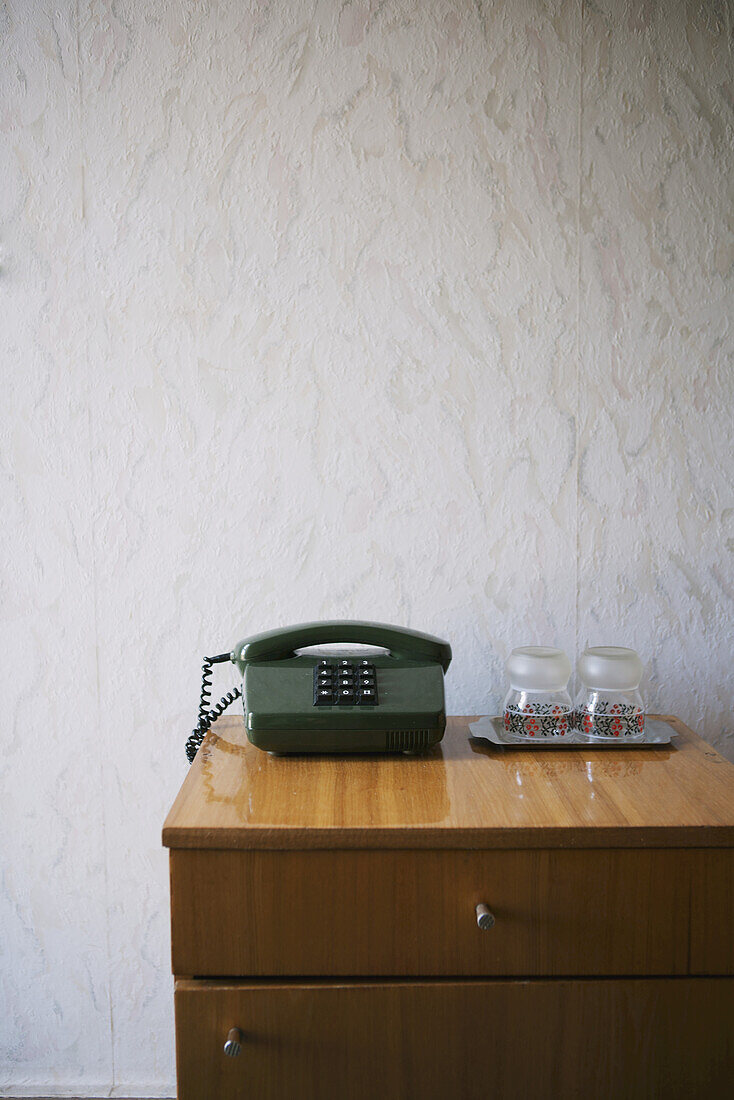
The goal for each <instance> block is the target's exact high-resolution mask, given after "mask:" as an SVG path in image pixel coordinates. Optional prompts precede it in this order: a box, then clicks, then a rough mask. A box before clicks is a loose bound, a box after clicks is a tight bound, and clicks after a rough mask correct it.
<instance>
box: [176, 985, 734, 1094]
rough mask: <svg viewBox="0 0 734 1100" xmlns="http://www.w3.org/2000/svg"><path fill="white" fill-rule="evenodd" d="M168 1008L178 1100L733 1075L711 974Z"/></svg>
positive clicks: (237, 990)
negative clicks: (228, 1047)
mask: <svg viewBox="0 0 734 1100" xmlns="http://www.w3.org/2000/svg"><path fill="white" fill-rule="evenodd" d="M175 1001H176V1054H177V1065H178V1082H179V1092H178V1096H179V1100H202V1098H203V1097H217V1100H236V1098H237V1100H246V1098H247V1100H249V1098H250V1097H257V1098H258V1100H283V1097H288V1096H297V1097H298V1098H299V1100H325V1098H326V1097H329V1098H330V1097H345V1098H346V1097H348V1098H349V1100H376V1098H377V1097H379V1098H380V1100H447V1098H448V1097H455V1098H456V1100H485V1098H487V1097H501V1098H502V1100H528V1098H532V1100H559V1098H560V1097H583V1098H586V1097H593V1098H594V1100H620V1098H622V1097H624V1100H722V1098H724V1097H727V1098H728V1097H730V1096H731V1082H732V1079H734V1030H733V1029H732V1027H731V1020H732V1014H733V1013H734V980H732V979H726V978H718V979H717V978H714V979H702V978H699V979H676V978H669V979H648V980H634V979H628V980H607V981H593V980H589V981H574V982H570V981H531V982H502V981H495V982H486V981H476V982H471V981H464V982H421V983H414V984H411V983H402V982H394V983H383V984H371V983H364V984H359V983H352V984H346V985H342V984H336V983H330V982H323V983H311V984H308V983H306V984H293V985H284V984H280V985H271V984H267V983H263V984H249V985H245V984H241V985H238V984H229V983H221V984H220V983H216V982H191V981H179V982H177V983H176V995H175ZM231 1027H238V1028H240V1029H241V1030H242V1032H243V1033H244V1038H243V1046H242V1053H241V1054H240V1055H239V1057H237V1058H227V1057H225V1056H224V1054H223V1053H222V1045H223V1043H224V1039H225V1037H226V1035H227V1032H228V1031H229V1029H230V1028H231Z"/></svg>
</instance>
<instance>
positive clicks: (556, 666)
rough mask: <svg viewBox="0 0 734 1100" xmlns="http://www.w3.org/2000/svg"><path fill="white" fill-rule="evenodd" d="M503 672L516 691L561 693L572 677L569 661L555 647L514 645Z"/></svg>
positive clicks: (562, 652) (560, 650) (561, 651)
mask: <svg viewBox="0 0 734 1100" xmlns="http://www.w3.org/2000/svg"><path fill="white" fill-rule="evenodd" d="M505 669H506V670H507V675H508V677H509V680H510V686H511V687H512V688H513V689H514V690H515V691H563V690H564V689H565V687H566V685H567V684H568V681H569V678H570V676H571V662H570V661H569V659H568V657H567V655H566V654H565V653H564V651H563V650H562V649H556V648H555V646H545V645H523V646H517V648H515V649H513V650H512V652H511V653H510V656H509V657H508V658H507V661H506V662H505Z"/></svg>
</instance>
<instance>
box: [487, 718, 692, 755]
mask: <svg viewBox="0 0 734 1100" xmlns="http://www.w3.org/2000/svg"><path fill="white" fill-rule="evenodd" d="M469 729H470V730H471V731H472V733H473V735H474V736H475V737H483V738H485V739H486V740H487V741H491V742H492V744H493V745H502V747H503V748H513V749H568V748H574V749H581V748H586V749H637V748H641V749H644V748H645V747H646V746H648V745H669V744H670V742H671V740H672V739H673V738H674V737H675V736H676V732H675V730H674V729H673V727H672V726H670V725H668V723H667V722H662V721H661V720H660V719H659V718H645V732H644V733H643V735H642V737H640V738H639V740H636V741H622V740H617V739H616V738H608V739H606V738H605V739H599V740H598V741H588V740H587V739H586V738H585V737H581V736H579V734H578V733H576V732H573V733H569V734H567V735H566V736H565V737H538V738H536V739H535V740H532V741H531V740H528V741H525V740H522V741H521V740H519V739H518V738H513V737H507V736H506V734H505V728H504V723H503V721H502V717H501V716H494V717H493V716H491V715H489V714H486V715H484V717H483V718H479V719H478V721H476V722H472V723H471V724H470V726H469Z"/></svg>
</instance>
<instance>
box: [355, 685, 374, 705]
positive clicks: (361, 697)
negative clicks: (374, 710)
mask: <svg viewBox="0 0 734 1100" xmlns="http://www.w3.org/2000/svg"><path fill="white" fill-rule="evenodd" d="M376 703H377V692H376V691H375V690H374V688H365V689H364V690H363V691H360V692H359V693H358V695H357V705H358V706H361V707H374V706H375V705H376Z"/></svg>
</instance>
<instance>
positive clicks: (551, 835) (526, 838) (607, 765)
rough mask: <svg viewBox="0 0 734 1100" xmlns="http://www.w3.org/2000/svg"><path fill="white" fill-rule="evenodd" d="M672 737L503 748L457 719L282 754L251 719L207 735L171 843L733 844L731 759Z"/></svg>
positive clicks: (169, 830)
mask: <svg viewBox="0 0 734 1100" xmlns="http://www.w3.org/2000/svg"><path fill="white" fill-rule="evenodd" d="M666 720H667V721H670V722H671V723H672V724H673V725H674V726H675V728H676V729H677V731H678V737H677V739H676V740H675V741H674V742H673V744H672V745H671V746H669V747H659V748H652V747H650V748H625V749H617V750H612V749H595V748H568V749H541V750H534V751H530V750H528V749H522V748H498V747H496V746H493V745H490V744H488V743H487V742H484V741H478V740H476V739H474V738H472V737H471V735H470V731H469V723H470V722H471V721H472V719H471V718H449V720H448V726H447V730H446V735H445V737H444V739H443V741H442V742H441V744H440V745H437V746H436V747H435V748H434V749H433V750H432V751H431V752H430V753H428V754H427V755H426V756H420V757H407V756H403V755H397V756H388V755H383V756H344V757H335V756H327V757H325V756H300V757H273V756H270V755H268V754H267V753H264V752H261V751H260V750H259V749H256V748H254V747H253V746H252V745H250V744H249V742H248V741H247V737H246V735H245V729H244V724H243V722H242V720H241V719H237V718H230V719H221V720H220V721H219V722H218V723H217V725H216V726H215V728H214V730H213V731H211V732H210V734H209V735H208V736H207V739H206V741H205V742H204V745H203V746H202V748H201V750H200V751H199V754H198V755H197V757H196V760H195V761H194V764H193V766H192V768H191V770H190V771H189V773H188V775H187V777H186V780H185V782H184V784H183V786H182V788H181V791H180V792H179V795H178V797H177V799H176V801H175V803H174V805H173V807H172V809H171V812H170V814H169V815H168V818H167V820H166V824H165V826H164V830H163V842H164V844H166V845H167V846H168V847H172V848H265V849H273V848H347V847H351V848H442V847H444V848H463V847H465V848H493V849H496V848H523V847H538V848H553V847H566V848H568V847H571V848H573V847H585V848H590V847H645V846H647V847H649V846H654V847H667V846H670V847H680V846H689V847H711V846H731V845H734V765H732V764H730V763H729V762H728V761H726V760H724V759H723V757H721V756H720V755H719V754H718V753H717V752H715V751H714V749H712V748H711V747H710V746H709V745H707V744H706V743H705V742H704V741H702V740H701V739H700V738H699V737H697V736H696V735H695V734H694V733H693V732H692V731H691V730H689V729H688V728H687V727H686V726H684V725H683V723H682V722H680V721H679V720H677V719H675V718H670V717H667V718H666Z"/></svg>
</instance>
